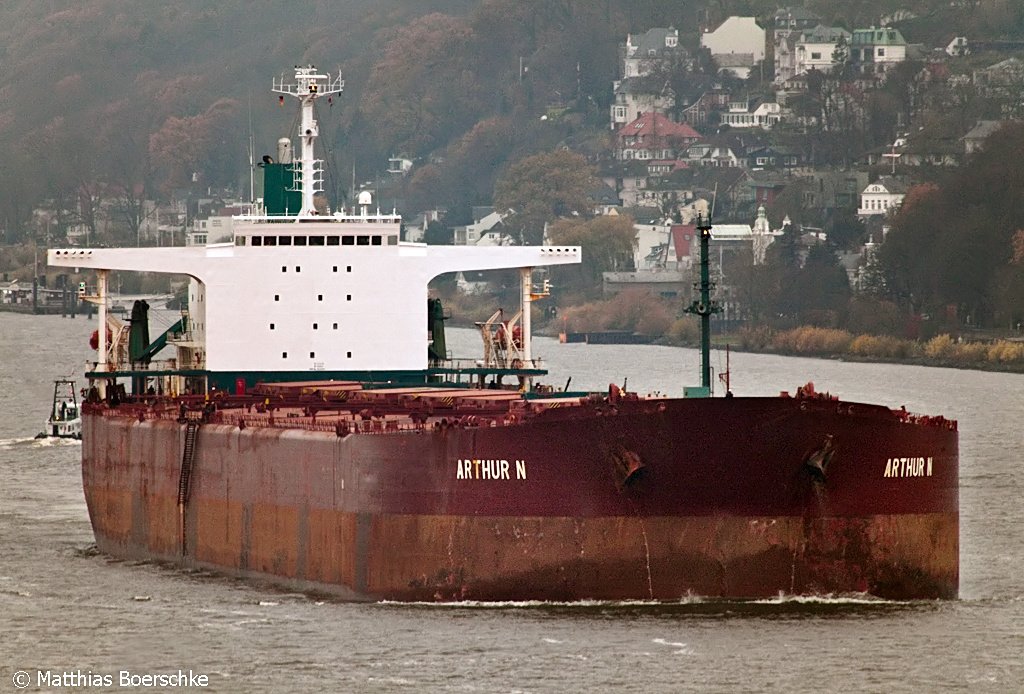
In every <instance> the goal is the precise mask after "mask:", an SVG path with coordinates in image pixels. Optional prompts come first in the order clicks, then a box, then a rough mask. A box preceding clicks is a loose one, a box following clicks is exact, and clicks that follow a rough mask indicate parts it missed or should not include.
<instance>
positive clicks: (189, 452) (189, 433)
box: [178, 420, 199, 556]
mask: <svg viewBox="0 0 1024 694" xmlns="http://www.w3.org/2000/svg"><path fill="white" fill-rule="evenodd" d="M198 433H199V422H197V421H194V420H192V421H189V422H188V423H187V424H186V425H185V450H184V452H182V454H181V472H180V474H179V477H178V530H179V533H180V537H181V554H182V556H184V555H185V553H186V549H187V548H186V545H185V506H186V505H187V504H188V496H189V491H190V490H191V487H190V485H189V482H190V480H191V479H192V465H193V463H194V462H195V457H196V436H197V435H198Z"/></svg>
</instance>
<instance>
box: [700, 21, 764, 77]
mask: <svg viewBox="0 0 1024 694" xmlns="http://www.w3.org/2000/svg"><path fill="white" fill-rule="evenodd" d="M700 45H701V46H702V47H704V48H707V49H708V50H709V51H710V52H711V57H712V58H714V59H715V62H716V63H717V64H718V66H719V68H723V66H727V67H728V69H729V70H731V71H732V72H733V73H735V75H736V76H737V77H739V78H740V79H746V78H747V77H748V76H749V75H750V69H751V68H752V67H753V66H754V65H755V64H757V63H758V62H759V61H761V60H764V45H765V32H764V29H762V28H761V27H759V26H758V25H757V22H756V21H755V19H754V18H753V17H729V18H728V19H726V20H725V21H724V22H722V23H721V24H720V25H719V26H718V28H717V29H715V30H714V31H707V32H705V33H703V34H701V37H700ZM737 56H742V57H741V58H737ZM740 62H742V63H746V64H745V65H742V64H737V63H740Z"/></svg>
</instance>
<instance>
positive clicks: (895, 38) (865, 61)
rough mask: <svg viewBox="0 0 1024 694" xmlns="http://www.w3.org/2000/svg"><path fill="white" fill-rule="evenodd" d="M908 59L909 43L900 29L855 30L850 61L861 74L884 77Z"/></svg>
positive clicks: (851, 39) (851, 40)
mask: <svg viewBox="0 0 1024 694" xmlns="http://www.w3.org/2000/svg"><path fill="white" fill-rule="evenodd" d="M906 59H907V41H906V39H904V38H903V34H901V33H900V31H899V29H894V28H893V27H877V28H876V27H870V28H868V29H854V31H853V36H852V37H851V38H850V61H851V62H852V63H853V65H854V66H855V67H856V68H857V70H858V71H859V72H860V73H861V74H864V75H871V74H874V75H878V76H883V75H885V73H887V72H888V71H889V70H891V69H892V67H893V66H894V65H898V64H899V63H902V62H903V61H904V60H906Z"/></svg>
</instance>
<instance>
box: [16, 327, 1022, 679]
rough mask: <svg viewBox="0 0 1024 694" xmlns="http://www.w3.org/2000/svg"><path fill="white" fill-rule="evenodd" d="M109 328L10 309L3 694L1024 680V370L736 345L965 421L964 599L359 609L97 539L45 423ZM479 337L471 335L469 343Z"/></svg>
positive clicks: (673, 371)
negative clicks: (181, 685)
mask: <svg viewBox="0 0 1024 694" xmlns="http://www.w3.org/2000/svg"><path fill="white" fill-rule="evenodd" d="M94 328H95V324H94V323H90V322H88V321H86V320H84V319H83V318H81V317H79V318H77V319H74V320H72V319H64V318H60V317H30V316H19V315H12V314H4V313H0V693H2V692H8V691H16V690H15V688H14V680H13V678H14V677H15V674H16V673H17V672H18V671H25V672H27V673H29V675H30V677H31V678H32V685H31V687H30V689H29V690H30V691H31V690H34V689H38V688H39V687H37V684H38V680H37V678H38V677H40V675H39V672H38V671H41V670H42V671H48V672H51V673H55V674H56V675H60V674H61V673H64V672H67V673H70V674H72V675H74V674H75V673H81V676H87V675H88V674H89V673H92V674H93V675H94V676H102V675H109V676H111V677H112V678H113V686H111V687H109V688H107V687H99V688H90V689H87V691H96V690H98V689H111V690H117V689H118V687H117V686H116V685H117V683H118V677H119V673H120V671H122V670H124V671H128V672H130V673H131V674H132V675H133V676H140V675H143V674H167V673H175V672H177V671H178V670H179V669H180V670H183V671H185V672H186V673H187V671H189V670H192V671H193V672H194V673H196V674H200V673H201V674H203V675H205V676H206V677H207V678H208V682H209V684H208V686H207V687H206V690H208V691H218V692H316V691H337V692H393V691H409V692H447V691H454V692H588V693H596V692H605V691H636V692H680V691H713V692H761V691H779V692H825V691H868V692H932V691H965V692H1019V691H1024V493H1022V492H1024V472H1022V467H1024V460H1022V458H1024V453H1022V451H1024V433H1022V431H1024V429H1022V422H1024V376H1019V375H1011V374H993V373H978V372H970V371H956V370H949V369H929V368H923V367H912V366H892V365H867V364H853V363H843V362H836V361H820V360H807V359H792V358H781V357H773V356H762V355H747V354H733V355H732V359H731V371H732V379H733V389H734V391H735V392H736V393H737V395H771V394H775V393H777V392H778V391H779V390H783V389H787V390H793V389H795V387H796V386H797V385H800V384H803V383H805V382H807V381H808V380H813V381H814V382H815V384H816V386H817V387H818V389H819V390H828V391H831V392H833V393H838V394H840V395H841V396H843V397H844V399H851V400H860V401H868V402H880V403H884V404H889V405H904V404H905V405H906V406H907V409H909V410H911V411H916V412H927V413H931V414H943V415H946V416H948V417H952V418H955V419H958V420H959V421H960V465H961V481H960V485H961V486H960V490H961V492H960V494H961V599H960V600H958V601H953V602H921V603H890V602H879V601H873V600H805V599H786V598H779V599H777V600H769V601H762V602H757V603H721V602H701V601H699V600H696V599H689V600H682V601H681V602H680V603H679V604H672V605H654V604H648V603H626V604H608V603H593V604H574V605H552V604H510V605H476V604H469V605H443V606H438V605H400V604H387V603H385V604H346V603H339V602H333V601H324V600H322V599H319V598H317V597H316V596H306V595H296V594H288V593H281V592H279V591H277V590H274V589H271V588H268V587H265V586H259V585H252V584H246V583H241V582H237V581H233V580H227V579H223V578H219V577H216V576H210V575H203V574H194V573H186V572H182V571H179V570H176V569H171V568H165V567H161V566H155V565H150V564H135V563H128V562H118V561H113V560H111V559H109V558H106V557H104V556H101V555H98V554H97V553H96V552H95V551H94V550H93V549H92V531H91V529H90V527H89V519H88V516H87V514H86V508H85V502H84V500H83V498H82V492H81V477H80V469H79V466H78V460H79V454H80V448H79V445H78V444H75V443H68V442H52V441H36V440H34V439H33V438H32V437H33V436H34V435H35V434H36V433H37V432H38V431H41V430H42V420H43V419H44V418H45V416H46V412H47V408H48V406H49V400H50V397H51V394H52V381H53V379H54V378H58V377H62V376H66V375H67V374H69V373H71V372H72V371H75V370H77V375H78V377H79V378H81V372H82V368H81V364H82V363H84V360H85V359H86V358H87V357H88V346H87V344H86V343H87V339H88V335H89V334H90V333H91V332H92V330H93V329H94ZM474 340H475V337H474V335H473V334H472V333H471V332H470V331H454V334H453V335H452V336H451V338H450V342H452V344H453V350H454V351H455V352H456V353H459V354H463V355H472V354H475V353H477V351H478V350H477V346H476V344H475V342H474ZM536 351H538V352H540V353H541V354H542V355H543V356H545V357H546V358H547V359H548V362H549V367H550V368H551V370H552V376H551V381H552V382H554V383H557V384H558V385H559V386H562V385H564V383H565V381H566V379H567V378H568V377H569V376H570V375H571V376H572V378H573V381H572V386H573V387H574V388H575V387H580V388H583V387H588V388H604V387H606V386H607V384H608V383H609V382H610V381H615V382H617V383H619V384H620V385H621V384H622V382H623V381H624V380H626V379H628V387H629V389H630V390H637V391H640V392H651V391H654V390H660V391H662V392H667V393H669V394H671V395H679V394H681V392H682V387H683V386H684V385H690V384H693V383H695V382H696V381H697V365H698V364H697V359H698V357H697V354H696V352H694V351H692V350H685V349H674V348H665V347H655V346H586V345H559V344H557V343H554V342H552V341H551V340H544V339H539V340H537V343H536ZM716 361H724V355H722V356H721V358H720V359H719V357H718V356H716ZM722 366H724V364H722ZM716 368H718V367H717V365H716ZM53 688H54V687H52V686H51V687H49V688H47V687H45V682H44V687H43V689H44V690H47V691H48V690H50V689H53ZM64 689H65V690H66V689H67V688H64ZM149 691H153V689H152V688H151V689H149Z"/></svg>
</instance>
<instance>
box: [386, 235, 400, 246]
mask: <svg viewBox="0 0 1024 694" xmlns="http://www.w3.org/2000/svg"><path fill="white" fill-rule="evenodd" d="M388 245H389V246H397V245H398V237H397V236H389V237H388Z"/></svg>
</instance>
